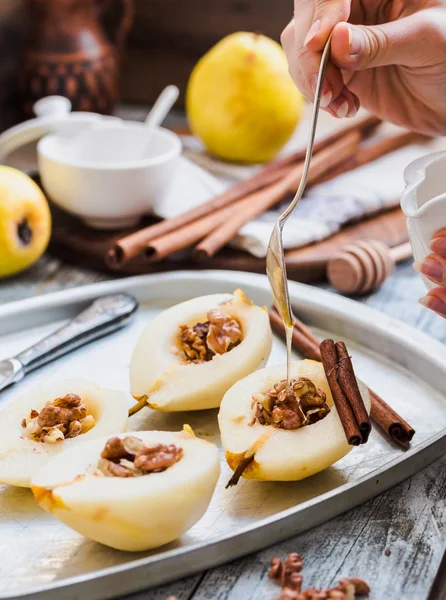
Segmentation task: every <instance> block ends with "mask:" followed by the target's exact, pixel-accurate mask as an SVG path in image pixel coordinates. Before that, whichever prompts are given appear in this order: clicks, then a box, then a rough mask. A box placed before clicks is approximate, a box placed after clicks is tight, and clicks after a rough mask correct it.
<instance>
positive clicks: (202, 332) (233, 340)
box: [179, 310, 242, 363]
mask: <svg viewBox="0 0 446 600" xmlns="http://www.w3.org/2000/svg"><path fill="white" fill-rule="evenodd" d="M207 318H208V320H207V321H206V322H205V323H197V324H196V325H194V326H193V327H189V326H188V325H181V326H180V333H179V343H180V347H181V349H182V351H183V353H184V355H185V357H186V360H187V361H189V362H194V363H202V362H207V361H209V360H211V359H212V357H213V356H215V355H216V354H225V353H226V352H229V351H230V350H232V349H233V348H235V346H237V345H238V344H240V342H241V341H242V330H241V327H240V324H239V323H238V322H237V321H236V320H235V319H233V318H232V317H230V316H229V315H227V314H225V313H222V312H220V311H218V310H211V311H209V312H208V314H207Z"/></svg>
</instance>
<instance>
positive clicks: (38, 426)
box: [0, 379, 128, 487]
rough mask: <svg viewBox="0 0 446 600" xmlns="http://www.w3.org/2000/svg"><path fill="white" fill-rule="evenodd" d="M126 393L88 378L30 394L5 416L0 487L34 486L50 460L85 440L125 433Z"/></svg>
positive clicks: (0, 416)
mask: <svg viewBox="0 0 446 600" xmlns="http://www.w3.org/2000/svg"><path fill="white" fill-rule="evenodd" d="M127 422H128V400H127V398H126V396H125V395H124V393H123V392H120V391H117V390H109V389H105V388H101V387H99V386H98V385H96V384H95V383H91V382H90V381H85V380H83V379H66V380H63V381H57V382H54V383H50V384H48V385H45V386H42V387H39V388H36V389H33V390H29V391H27V392H25V393H23V394H21V395H20V396H19V397H17V398H16V399H14V400H13V401H12V402H11V404H9V405H8V406H7V407H6V408H5V409H4V410H3V411H2V412H1V413H0V483H7V484H10V485H16V486H22V487H29V485H30V479H31V476H32V475H33V474H34V473H36V472H37V471H38V470H39V469H40V468H41V467H42V466H43V465H44V464H45V463H46V462H47V461H48V460H49V459H50V458H52V457H53V456H56V455H57V454H60V453H61V452H62V451H63V450H66V449H69V448H72V447H78V446H79V445H80V444H81V443H82V442H85V441H88V440H92V439H95V438H98V437H103V436H104V435H108V434H111V433H116V432H121V431H125V430H126V429H127Z"/></svg>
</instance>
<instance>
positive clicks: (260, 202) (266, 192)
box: [193, 131, 361, 260]
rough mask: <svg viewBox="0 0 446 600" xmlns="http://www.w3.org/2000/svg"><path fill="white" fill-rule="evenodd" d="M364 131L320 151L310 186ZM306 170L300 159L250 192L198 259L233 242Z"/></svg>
mask: <svg viewBox="0 0 446 600" xmlns="http://www.w3.org/2000/svg"><path fill="white" fill-rule="evenodd" d="M360 140H361V135H360V133H359V132H358V131H352V132H351V133H349V134H348V135H346V136H344V137H342V138H341V139H339V140H338V141H337V142H335V143H334V144H332V145H331V146H328V147H327V148H324V149H323V150H321V151H320V152H318V153H317V154H316V155H315V156H314V158H313V160H312V161H311V166H310V172H309V175H308V181H307V188H308V187H309V186H311V185H313V183H314V182H315V181H316V180H317V178H318V177H321V176H322V175H323V174H324V173H325V172H326V171H327V170H330V169H332V168H334V167H335V166H336V165H340V164H342V163H343V162H344V161H345V160H347V159H348V158H350V157H352V156H353V155H354V154H355V152H356V151H357V149H358V144H359V142H360ZM302 172H303V163H299V164H298V165H297V166H296V167H293V168H292V170H291V171H290V172H289V173H288V174H287V175H286V176H285V177H283V178H282V179H281V180H279V181H278V182H276V183H274V184H273V185H270V186H268V187H266V188H264V189H263V190H261V191H259V192H256V193H254V194H251V195H249V196H247V197H246V198H245V199H244V200H243V201H242V202H240V203H239V204H238V205H237V207H234V212H233V214H232V215H231V217H230V218H229V219H228V220H227V221H225V222H224V223H222V225H221V227H218V228H217V229H215V230H214V231H213V232H212V233H211V234H209V236H208V237H207V238H205V239H204V240H203V241H202V242H200V244H198V246H197V247H196V249H195V252H194V255H193V256H194V258H195V259H196V260H206V259H208V258H210V257H212V256H214V255H215V254H216V253H217V252H218V251H219V250H221V248H223V246H225V245H226V244H227V243H229V242H230V241H231V240H232V238H233V237H234V236H235V235H236V234H237V232H238V231H239V229H241V227H243V225H245V224H246V223H248V222H249V221H251V220H252V219H254V218H255V217H258V216H259V215H261V214H262V213H264V212H265V211H267V210H268V209H270V208H271V207H272V206H274V205H275V204H277V203H278V202H279V201H280V200H281V199H282V198H283V197H284V196H285V195H286V194H288V193H290V192H294V191H295V190H296V189H297V187H298V186H299V182H300V179H301V177H302Z"/></svg>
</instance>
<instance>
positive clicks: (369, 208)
mask: <svg viewBox="0 0 446 600" xmlns="http://www.w3.org/2000/svg"><path fill="white" fill-rule="evenodd" d="M187 146H189V151H188V152H186V155H187V156H189V158H194V159H195V158H196V159H197V162H199V163H200V164H202V165H203V164H207V166H208V168H211V169H213V170H214V171H215V170H216V171H218V172H219V176H218V177H216V176H215V175H211V174H210V173H209V172H206V171H205V170H204V169H203V168H201V167H200V166H198V165H197V164H193V163H192V162H191V161H190V160H188V159H186V158H184V157H183V158H182V159H181V163H180V167H179V170H178V174H177V177H176V178H175V180H174V181H173V183H172V186H171V188H170V191H169V193H168V194H167V196H166V197H165V198H164V199H163V200H160V201H159V202H158V203H157V204H156V206H155V208H154V210H155V213H156V214H157V215H159V216H160V217H163V218H170V217H174V216H176V215H178V214H180V213H182V212H184V211H186V210H189V209H190V208H192V207H194V206H196V205H198V204H201V203H202V202H205V201H206V200H209V199H210V198H211V197H212V196H214V195H216V194H219V193H221V192H222V191H223V190H224V189H225V188H226V187H227V186H228V185H231V184H233V183H234V182H235V181H237V180H240V179H241V178H243V177H246V176H248V175H249V174H250V173H252V172H253V170H254V169H252V168H248V167H234V168H232V166H231V165H228V164H225V163H218V162H217V161H213V160H209V159H207V158H206V155H205V154H203V152H202V150H201V148H200V146H199V144H198V143H197V142H196V141H193V142H192V143H189V144H187ZM187 146H186V149H187ZM298 147H302V143H301V142H300V145H299V146H298ZM290 149H291V150H292V148H290ZM429 151H431V150H430V149H429V148H428V147H426V146H423V145H420V146H409V147H407V148H403V149H401V150H398V151H396V152H393V153H391V154H389V155H387V156H383V157H382V158H380V159H378V160H376V161H374V162H372V163H369V164H368V165H365V166H363V167H360V168H359V169H355V170H354V171H351V172H349V173H345V174H344V175H341V176H340V177H337V178H336V179H334V180H332V181H328V182H326V183H324V184H321V185H318V186H316V187H314V188H312V189H310V190H309V191H308V193H307V194H305V196H304V198H303V199H302V201H301V203H300V204H299V206H298V207H297V209H296V210H295V212H294V213H293V214H292V215H291V216H290V218H289V219H288V221H287V223H286V225H285V227H284V230H283V243H284V247H285V248H287V249H290V248H299V247H302V246H305V245H307V244H310V243H314V242H317V241H320V240H322V239H324V238H327V237H329V236H330V235H333V234H334V233H336V232H337V231H338V230H339V229H340V228H341V227H342V226H343V225H345V224H346V223H348V222H349V221H354V220H360V219H362V218H364V217H366V216H368V215H371V214H373V213H376V212H379V211H382V210H385V209H388V208H391V207H394V206H397V205H398V203H399V199H400V196H401V192H402V191H403V188H404V180H403V172H404V169H405V167H406V166H407V165H408V164H409V163H410V162H411V161H413V160H415V159H416V158H419V157H420V156H422V155H424V154H426V153H428V152H429ZM285 206H286V204H285V205H283V206H281V207H279V208H278V209H276V210H271V211H268V212H266V213H264V214H263V215H261V216H259V217H258V218H256V219H255V220H253V221H251V222H250V223H247V224H246V225H245V226H244V227H242V228H241V229H240V231H239V232H238V235H237V236H236V237H235V238H234V240H233V241H232V243H231V245H232V246H234V247H236V248H242V249H244V250H247V251H248V252H250V253H251V254H253V255H254V256H257V257H264V256H266V250H267V247H268V242H269V238H270V235H271V232H272V229H273V227H274V224H275V222H276V220H277V217H278V216H279V215H280V213H281V212H282V210H283V209H284V208H285Z"/></svg>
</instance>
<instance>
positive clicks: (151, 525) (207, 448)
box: [31, 426, 220, 551]
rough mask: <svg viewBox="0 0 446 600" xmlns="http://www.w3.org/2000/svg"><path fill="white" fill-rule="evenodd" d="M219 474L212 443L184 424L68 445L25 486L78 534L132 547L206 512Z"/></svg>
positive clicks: (148, 544) (167, 536) (164, 536)
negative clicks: (173, 429) (181, 427)
mask: <svg viewBox="0 0 446 600" xmlns="http://www.w3.org/2000/svg"><path fill="white" fill-rule="evenodd" d="M219 474H220V458H219V452H218V449H217V447H216V446H215V445H214V444H211V443H210V442H207V441H204V440H201V439H198V438H196V437H195V436H194V434H193V432H192V430H191V429H190V428H188V427H187V426H185V429H184V430H183V431H181V432H168V431H140V432H135V433H134V432H132V433H130V434H119V436H113V437H111V438H110V437H105V438H101V439H100V440H93V441H91V442H88V443H85V444H82V445H80V446H78V447H77V448H74V447H73V448H71V449H70V450H67V451H66V452H64V453H63V454H60V455H59V456H57V457H55V458H54V459H53V460H52V461H51V462H49V463H48V464H47V465H45V467H43V468H42V469H41V470H40V471H39V472H38V473H37V474H36V475H35V476H34V477H33V479H32V484H31V487H32V491H33V493H34V496H35V497H36V499H37V501H38V502H39V504H40V505H41V506H42V507H43V508H44V509H45V510H47V511H48V512H50V513H51V514H53V515H54V516H55V517H56V518H57V519H59V520H60V521H62V522H63V523H65V524H66V525H68V526H69V527H71V528H72V529H74V530H76V531H77V532H79V533H80V534H82V535H83V536H85V537H87V538H90V539H92V540H95V541H97V542H100V543H102V544H105V545H107V546H111V547H112V548H117V549H119V550H128V551H138V550H149V549H150V548H156V547H158V546H161V545H163V544H167V543H168V542H171V541H172V540H175V539H176V538H178V537H180V536H181V535H182V534H183V533H184V532H185V531H187V530H188V529H190V528H191V527H192V526H193V525H194V524H195V523H196V522H197V521H198V520H199V519H200V518H201V517H202V516H203V514H204V513H205V511H206V509H207V507H208V505H209V502H210V500H211V498H212V494H213V492H214V489H215V485H216V483H217V480H218V477H219Z"/></svg>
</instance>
